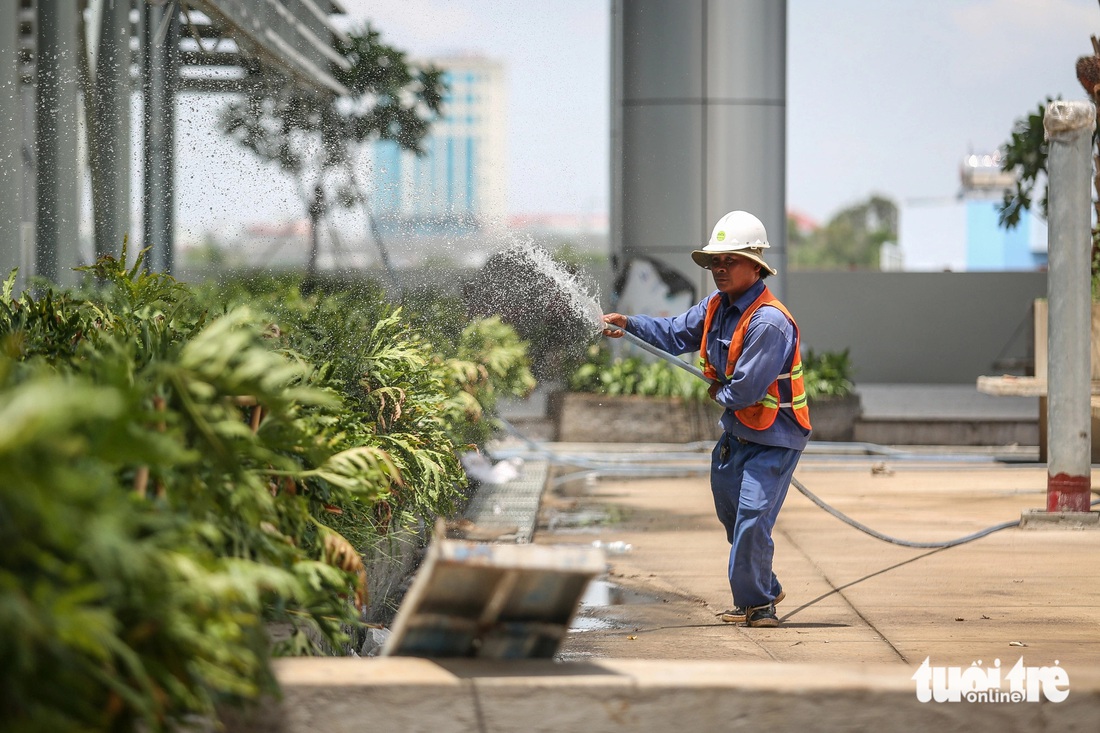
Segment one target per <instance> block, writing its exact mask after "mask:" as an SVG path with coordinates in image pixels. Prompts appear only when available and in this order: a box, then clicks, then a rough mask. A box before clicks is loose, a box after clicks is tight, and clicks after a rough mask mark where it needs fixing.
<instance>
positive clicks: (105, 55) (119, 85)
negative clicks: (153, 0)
mask: <svg viewBox="0 0 1100 733" xmlns="http://www.w3.org/2000/svg"><path fill="white" fill-rule="evenodd" d="M95 58H96V63H95V116H96V123H95V131H96V135H95V139H94V140H92V141H90V142H89V148H90V150H91V154H92V165H93V166H94V168H95V171H94V173H93V175H92V185H93V186H95V190H94V191H93V192H92V199H93V200H94V202H95V251H96V256H97V257H99V256H101V255H105V254H111V255H115V256H117V255H118V253H119V252H120V251H121V249H122V240H123V237H125V236H126V235H127V234H129V232H130V60H131V59H130V0H103V2H102V5H101V6H100V24H99V44H98V49H97V51H96V57H95Z"/></svg>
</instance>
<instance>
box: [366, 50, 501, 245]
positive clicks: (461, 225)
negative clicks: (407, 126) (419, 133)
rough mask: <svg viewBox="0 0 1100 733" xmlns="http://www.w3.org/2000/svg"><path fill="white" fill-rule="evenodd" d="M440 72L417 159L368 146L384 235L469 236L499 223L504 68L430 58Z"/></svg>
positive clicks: (477, 60)
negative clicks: (438, 111)
mask: <svg viewBox="0 0 1100 733" xmlns="http://www.w3.org/2000/svg"><path fill="white" fill-rule="evenodd" d="M425 63H426V64H433V65H435V66H437V67H439V68H441V69H443V70H444V74H443V79H444V82H445V83H446V86H447V89H448V91H447V94H446V96H445V97H444V100H443V117H442V118H441V119H440V120H438V121H437V122H435V123H434V124H433V125H432V128H431V132H430V134H429V135H428V137H426V138H425V139H424V142H423V149H424V152H423V154H422V155H419V156H418V155H415V154H414V153H411V152H408V151H403V150H401V148H400V147H399V146H398V145H397V143H394V142H391V141H379V142H377V143H375V144H374V145H373V166H374V170H373V179H374V184H375V191H374V209H375V212H376V214H377V218H378V221H379V226H380V228H381V230H382V232H383V234H387V235H390V236H398V237H402V238H405V237H408V238H411V239H416V238H417V237H437V236H456V235H457V236H461V235H471V234H475V233H478V232H484V231H486V230H494V229H497V228H499V227H500V226H502V224H503V221H504V217H505V184H506V175H507V155H506V132H507V131H506V129H505V104H506V98H505V79H504V66H503V65H502V64H501V63H500V62H498V61H494V60H491V59H487V58H483V57H480V56H454V57H445V58H434V59H429V60H427V61H426V62H425Z"/></svg>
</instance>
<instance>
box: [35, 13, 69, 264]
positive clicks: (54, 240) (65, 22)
mask: <svg viewBox="0 0 1100 733" xmlns="http://www.w3.org/2000/svg"><path fill="white" fill-rule="evenodd" d="M77 12H78V10H77V3H75V2H73V1H72V0H38V18H37V27H38V35H37V43H36V50H35V66H36V74H35V85H36V90H37V98H36V100H35V146H34V147H35V156H36V165H35V184H36V198H37V202H36V209H37V225H36V228H35V273H36V274H37V275H40V276H42V277H44V278H46V279H47V280H50V281H52V282H61V283H64V284H68V283H71V282H73V281H75V276H74V275H73V274H72V268H73V267H74V266H76V265H77V264H78V254H77V253H78V252H79V242H78V240H77V237H78V235H79V229H78V216H79V213H80V202H79V196H80V189H79V187H78V185H77V183H78V181H79V178H80V171H79V165H78V160H77V139H78V136H79V128H78V127H77V67H76V59H77V55H76V54H77V53H78V50H79V48H80V46H79V45H78V44H77V20H78V17H77Z"/></svg>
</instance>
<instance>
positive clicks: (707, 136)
mask: <svg viewBox="0 0 1100 733" xmlns="http://www.w3.org/2000/svg"><path fill="white" fill-rule="evenodd" d="M611 25H612V30H611V32H612V42H611V46H612V55H613V58H612V105H613V107H612V128H613V129H612V131H611V136H612V137H611V141H612V146H611V150H612V175H611V180H612V189H613V190H612V196H611V209H612V252H613V254H615V255H618V256H619V257H620V258H621V259H629V258H631V257H635V256H639V255H646V256H649V257H652V258H654V259H657V260H660V261H663V262H664V263H666V264H668V265H669V266H671V267H673V268H675V269H677V270H679V271H680V272H682V273H683V274H684V275H685V276H687V277H688V278H689V280H690V281H692V282H694V283H696V284H697V287H698V289H699V293H698V294H699V295H700V297H701V295H702V294H704V293H706V292H709V291H710V290H711V289H713V283H712V281H711V280H710V277H709V273H708V272H707V271H705V270H701V269H700V268H698V267H696V266H695V265H694V264H693V263H692V262H691V259H690V257H689V254H688V253H689V252H690V251H691V250H692V249H696V248H698V247H701V246H702V245H704V244H705V243H706V241H707V238H708V237H709V236H710V230H711V228H712V227H713V226H714V224H715V222H717V220H718V219H719V218H720V217H721V216H722V215H723V214H725V213H727V212H729V211H732V210H735V209H743V210H746V211H749V212H751V213H753V214H755V215H756V216H757V217H759V218H760V220H761V221H762V222H764V226H765V227H767V230H768V239H769V241H770V243H771V249H770V250H769V251H768V253H767V259H768V262H769V263H770V264H772V266H774V267H775V268H776V269H778V270H779V276H778V277H775V278H771V279H770V280H769V286H770V287H771V288H772V290H773V291H774V292H776V293H777V294H778V295H780V297H782V291H783V281H784V279H785V278H784V275H785V271H786V239H787V217H786V191H785V188H786V171H785V166H786V159H785V148H786V34H787V30H786V28H787V4H786V0H738V1H737V2H733V1H731V0H613V3H612V24H611ZM618 264H619V266H621V265H622V262H619V263H618Z"/></svg>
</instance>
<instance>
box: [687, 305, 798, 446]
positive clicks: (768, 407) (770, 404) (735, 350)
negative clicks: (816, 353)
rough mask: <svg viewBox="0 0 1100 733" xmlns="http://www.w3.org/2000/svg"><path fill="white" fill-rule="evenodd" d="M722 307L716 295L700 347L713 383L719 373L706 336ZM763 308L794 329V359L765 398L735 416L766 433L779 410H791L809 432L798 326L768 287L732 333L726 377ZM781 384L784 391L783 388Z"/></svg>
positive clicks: (732, 369)
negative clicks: (782, 394)
mask: <svg viewBox="0 0 1100 733" xmlns="http://www.w3.org/2000/svg"><path fill="white" fill-rule="evenodd" d="M721 303H722V294H721V293H716V294H715V295H714V296H713V297H712V298H711V299H710V301H709V302H708V303H707V315H706V318H705V320H704V321H703V338H702V341H701V343H700V344H699V351H700V352H701V354H702V356H703V373H704V374H706V375H707V376H708V377H710V378H711V379H717V378H718V370H717V369H715V368H714V365H713V364H711V363H710V359H709V358H708V357H707V336H708V334H710V327H711V323H713V321H714V314H715V313H717V312H718V307H719V306H720V305H721ZM763 306H771V307H772V308H777V309H779V311H780V312H781V313H782V314H783V315H784V316H786V318H787V320H789V321H790V322H791V325H792V326H794V356H793V358H792V359H791V367H790V371H788V372H786V373H784V374H780V375H779V376H778V377H776V380H775V381H774V382H772V383H771V384H770V385H769V386H768V391H767V393H766V394H765V395H764V397H763V398H761V400H760V401H759V402H757V403H756V404H755V405H750V406H749V407H745V408H742V409H740V410H735V411H734V413H733V414H734V415H736V416H737V419H738V420H740V421H741V423H742V424H744V425H745V426H746V427H749V428H752V429H753V430H767V429H768V428H770V427H771V426H772V424H773V423H774V422H775V417H776V415H778V414H779V410H780V408H785V409H788V410H791V412H792V413H793V415H794V418H795V420H797V421H798V424H799V425H801V426H802V427H804V428H806V429H807V430H809V429H810V409H809V406H808V404H807V399H806V387H805V384H804V383H803V380H802V374H803V370H802V353H801V350H800V349H799V333H798V324H797V323H795V321H794V318H793V317H791V314H790V311H788V310H787V309H786V307H784V305H783V304H782V303H780V302H779V301H778V300H776V298H775V296H774V295H772V293H771V291H770V290H768V288H767V286H765V287H764V291H763V292H762V293H760V296H759V297H758V298H757V299H756V300H754V301H753V302H752V305H750V306H749V307H748V308H746V309H745V312H744V313H742V314H741V320H740V321H738V323H737V328H735V329H734V331H733V336H732V337H731V338H730V349H729V355H728V356H727V357H726V377H727V378H729V377H731V376H733V372H734V369H735V367H736V366H737V360H738V359H739V358H740V357H741V350H742V348H743V347H744V344H745V335H746V334H747V333H748V330H749V321H750V320H751V319H752V316H753V314H754V313H756V311H757V310H759V309H760V308H761V307H763ZM781 383H782V388H781ZM781 389H782V391H784V392H789V394H790V396H789V397H788V398H787V399H788V400H790V401H789V402H788V401H782V400H781V398H780V392H781Z"/></svg>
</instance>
